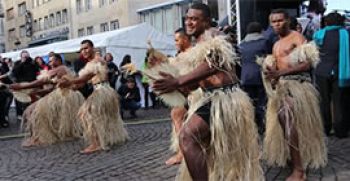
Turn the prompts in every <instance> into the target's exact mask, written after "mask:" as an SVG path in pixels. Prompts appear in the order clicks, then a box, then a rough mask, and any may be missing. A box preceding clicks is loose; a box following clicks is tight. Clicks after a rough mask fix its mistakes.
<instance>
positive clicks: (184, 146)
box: [179, 127, 195, 153]
mask: <svg viewBox="0 0 350 181" xmlns="http://www.w3.org/2000/svg"><path fill="white" fill-rule="evenodd" d="M194 143H195V140H194V138H193V133H192V131H191V129H189V128H187V127H183V128H182V129H181V130H180V134H179V144H180V148H181V150H182V152H184V153H186V152H187V151H189V150H191V147H192V146H193V145H194Z"/></svg>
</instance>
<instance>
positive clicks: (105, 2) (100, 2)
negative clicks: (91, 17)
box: [99, 0, 107, 7]
mask: <svg viewBox="0 0 350 181" xmlns="http://www.w3.org/2000/svg"><path fill="white" fill-rule="evenodd" d="M106 4H107V0H99V6H100V7H102V6H104V5H106Z"/></svg>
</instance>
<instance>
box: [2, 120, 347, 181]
mask: <svg viewBox="0 0 350 181" xmlns="http://www.w3.org/2000/svg"><path fill="white" fill-rule="evenodd" d="M126 122H128V121H126ZM127 130H128V132H129V134H130V140H129V141H128V142H127V143H126V144H124V145H119V146H115V147H113V148H112V149H111V150H109V151H105V152H99V153H95V154H91V155H82V154H79V150H80V149H82V148H83V147H84V143H83V141H81V140H76V141H71V142H65V143H60V144H56V145H52V146H47V147H40V148H32V149H23V148H22V147H21V146H20V145H21V141H22V138H11V139H9V138H7V139H1V140H0V180H1V181H3V180H11V181H12V180H51V181H54V180H128V181H131V180H142V181H143V180H150V181H156V180H162V181H163V180H174V178H175V175H176V172H177V166H173V167H167V166H165V164H164V162H165V160H166V159H167V158H168V157H169V156H170V155H171V152H170V151H169V150H168V147H169V143H170V141H169V140H170V133H171V124H170V121H169V120H160V121H153V122H151V123H147V122H145V121H143V122H135V121H134V122H132V121H129V122H128V124H127ZM0 131H1V130H0ZM328 147H329V164H328V166H327V167H326V168H324V169H321V170H316V171H308V180H327V181H328V180H330V181H332V180H337V181H347V180H350V139H342V140H339V139H336V138H333V137H332V138H330V139H329V141H328ZM264 171H265V173H266V180H284V179H285V178H286V175H287V174H289V171H290V170H289V169H282V168H267V167H264Z"/></svg>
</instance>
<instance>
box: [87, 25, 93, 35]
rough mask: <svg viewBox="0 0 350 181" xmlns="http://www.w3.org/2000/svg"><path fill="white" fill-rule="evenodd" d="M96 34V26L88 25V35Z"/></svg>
mask: <svg viewBox="0 0 350 181" xmlns="http://www.w3.org/2000/svg"><path fill="white" fill-rule="evenodd" d="M92 34H94V27H93V26H88V27H87V28H86V35H92Z"/></svg>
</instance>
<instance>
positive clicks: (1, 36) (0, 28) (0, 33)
mask: <svg viewBox="0 0 350 181" xmlns="http://www.w3.org/2000/svg"><path fill="white" fill-rule="evenodd" d="M4 18H5V12H4V6H3V0H0V53H3V52H5V27H4V21H5V20H4Z"/></svg>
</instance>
